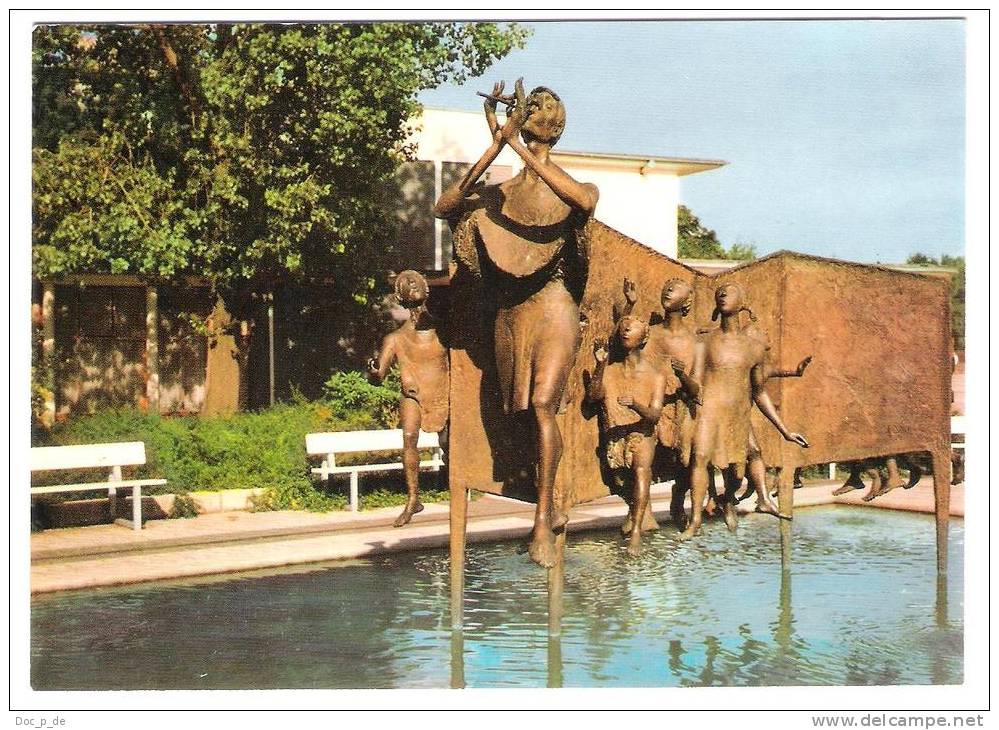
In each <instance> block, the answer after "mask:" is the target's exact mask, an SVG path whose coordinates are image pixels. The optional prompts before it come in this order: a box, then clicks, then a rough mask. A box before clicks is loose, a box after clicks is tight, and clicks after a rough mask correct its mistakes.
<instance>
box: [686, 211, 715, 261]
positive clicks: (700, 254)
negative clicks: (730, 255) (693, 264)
mask: <svg viewBox="0 0 999 730" xmlns="http://www.w3.org/2000/svg"><path fill="white" fill-rule="evenodd" d="M676 252H677V255H678V256H679V257H680V258H684V259H723V258H725V249H724V248H722V245H721V243H719V242H718V236H717V235H716V234H715V232H714V231H713V230H711V229H710V228H705V227H704V226H703V225H701V221H700V219H699V218H698V217H697V216H696V215H694V213H693V212H692V211H691V210H690V208H688V207H687V206H686V205H680V206H679V207H677V209H676Z"/></svg>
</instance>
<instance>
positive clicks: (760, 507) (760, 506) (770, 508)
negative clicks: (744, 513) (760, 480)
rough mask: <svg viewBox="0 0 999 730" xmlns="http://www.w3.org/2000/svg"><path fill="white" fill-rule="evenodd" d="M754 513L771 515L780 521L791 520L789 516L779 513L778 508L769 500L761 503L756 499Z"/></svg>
mask: <svg viewBox="0 0 999 730" xmlns="http://www.w3.org/2000/svg"><path fill="white" fill-rule="evenodd" d="M756 511H757V512H762V513H763V514H766V515H773V516H774V517H779V518H780V519H782V520H790V519H792V518H791V515H789V514H785V513H784V512H781V511H780V508H778V507H777V505H775V504H774V503H773V502H771V501H770V500H769V499H768V500H766V501H765V502H763V501H761V500H760V499H759V498H757V499H756Z"/></svg>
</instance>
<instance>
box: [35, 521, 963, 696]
mask: <svg viewBox="0 0 999 730" xmlns="http://www.w3.org/2000/svg"><path fill="white" fill-rule="evenodd" d="M793 524H794V528H793V529H794V547H793V560H792V563H791V569H790V571H786V572H785V571H782V570H781V564H780V541H779V534H778V529H777V526H776V522H775V521H774V520H773V519H772V518H769V517H763V516H759V515H753V516H750V517H747V518H746V519H744V520H742V522H741V523H740V528H739V532H738V534H737V535H735V536H732V535H730V534H729V533H728V532H727V531H726V530H725V528H724V525H722V524H719V523H710V524H708V525H706V526H705V529H704V533H703V536H702V537H701V538H700V539H698V540H695V541H694V542H691V543H680V542H678V541H677V539H676V533H675V532H673V531H672V529H671V528H670V527H669V526H668V525H666V526H665V527H664V529H663V530H662V531H660V532H658V533H653V534H651V535H649V536H648V537H647V538H646V551H645V553H644V554H643V555H642V556H641V557H640V558H637V559H633V558H629V557H628V556H627V554H626V553H625V551H624V547H623V545H622V542H621V540H620V539H619V538H618V537H617V535H616V534H614V533H612V532H605V533H589V534H584V535H570V536H569V540H568V544H567V549H566V583H565V597H564V616H565V617H564V620H563V624H562V625H563V630H562V636H561V640H551V639H550V637H549V636H548V631H547V628H548V604H547V601H548V599H547V588H546V581H545V572H544V571H542V570H541V569H539V568H537V567H536V566H534V565H533V564H532V563H530V561H529V560H528V558H527V556H526V555H524V554H521V553H519V552H518V549H519V547H520V546H519V545H517V544H515V543H501V544H494V545H470V546H469V548H468V566H467V569H466V592H465V623H466V627H465V630H464V632H462V634H461V635H457V636H456V635H453V634H452V632H451V631H450V630H449V628H448V627H449V617H448V600H449V598H448V585H449V584H448V561H447V556H446V550H438V551H434V552H429V553H422V554H421V553H404V554H397V555H387V556H383V557H378V558H374V559H365V560H355V561H349V562H339V563H328V564H323V565H313V566H307V567H297V568H290V569H281V570H276V571H266V572H262V571H257V572H254V573H242V574H231V575H227V576H223V577H214V578H206V579H198V580H186V581H172V582H163V583H156V584H145V585H141V586H128V587H121V588H112V589H99V590H91V591H79V592H73V593H62V594H50V595H43V596H39V597H36V598H34V599H33V600H32V610H31V614H32V618H31V628H32V635H31V647H32V664H31V680H32V686H33V687H34V688H35V689H95V690H96V689H99V690H105V689H150V688H155V689H264V688H365V687H421V688H422V687H448V686H452V685H455V686H461V685H464V686H469V687H545V686H566V687H667V686H711V685H724V686H758V685H799V684H807V685H864V684H957V683H960V682H961V681H962V662H963V593H962V582H963V581H962V573H963V559H962V558H963V547H964V539H963V538H964V533H963V521H961V520H952V521H951V526H950V572H949V575H948V577H947V580H946V581H943V582H939V583H938V581H937V577H936V562H935V546H934V529H933V518H932V516H929V515H914V514H909V513H900V512H891V511H888V510H876V509H865V508H851V507H819V508H809V509H802V510H799V511H798V512H796V513H795V519H794V523H793ZM261 549H262V550H266V544H265V543H264V544H262V545H261ZM166 559H169V556H167V558H166Z"/></svg>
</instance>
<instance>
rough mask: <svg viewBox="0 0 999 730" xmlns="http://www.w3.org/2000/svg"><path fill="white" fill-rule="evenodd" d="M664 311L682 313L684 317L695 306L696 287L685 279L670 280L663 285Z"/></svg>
mask: <svg viewBox="0 0 999 730" xmlns="http://www.w3.org/2000/svg"><path fill="white" fill-rule="evenodd" d="M662 303H663V310H665V311H666V312H680V313H681V314H682V315H683V316H684V317H686V316H687V315H688V314H690V309H691V307H693V306H694V287H693V286H692V285H691V284H690V282H687V281H684V280H683V279H670V280H669V281H667V282H666V283H665V284H664V285H663V292H662Z"/></svg>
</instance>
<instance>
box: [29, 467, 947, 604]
mask: <svg viewBox="0 0 999 730" xmlns="http://www.w3.org/2000/svg"><path fill="white" fill-rule="evenodd" d="M837 486H838V483H834V482H817V483H813V484H809V485H808V486H806V487H804V488H803V489H800V490H797V491H796V492H795V506H796V507H798V508H800V507H808V506H812V505H819V504H831V503H845V504H864V503H863V502H861V501H860V496H861V494H862V492H855V493H852V494H849V495H844V496H843V497H835V498H834V497H832V495H831V492H832V491H833V489H835V488H836V487H837ZM652 497H653V500H652V509H653V512H654V513H655V515H656V518H657V519H658V520H659V521H660V523H662V524H663V525H664V526H666V523H668V521H669V517H668V510H669V491H668V488H667V487H666V486H665V485H657V486H656V487H654V488H653V495H652ZM752 504H753V500H752V499H750V500H747V501H746V502H744V503H743V504H742V505H740V509H744V510H746V511H749V510H751V509H752V506H751V505H752ZM933 504H934V503H933V486H932V481H931V480H930V479H929V478H927V479H924V480H923V481H921V482H920V483H919V484H918V485H917V486H916V487H915V488H913V489H911V490H902V489H898V490H895V491H894V492H892V493H890V494H888V495H886V496H884V497H880V498H878V499H877V500H875V501H874V502H872V503H870V506H873V507H879V508H888V509H904V510H911V511H918V512H930V513H932V512H933ZM951 505H952V509H951V514H952V515H953V516H963V515H964V487H963V485H958V486H956V487H954V488H953V489H952V497H951ZM399 511H400V508H399V507H387V508H384V509H378V510H372V511H370V512H360V513H350V512H335V513H328V514H314V513H309V512H291V511H285V512H222V513H216V514H207V515H201V516H198V517H195V518H192V519H186V520H185V519H180V520H152V521H149V522H147V523H146V525H145V528H144V529H143V530H141V531H139V532H136V531H134V530H130V529H126V528H123V527H120V526H117V525H96V526H92V527H77V528H62V529H53V530H46V531H44V532H39V533H33V534H32V536H31V591H32V593H45V592H52V591H61V590H73V589H81V588H93V587H97V586H108V585H118V584H126V583H137V582H143V581H150V580H163V579H167V578H182V577H191V576H199V575H210V574H213V573H229V572H234V571H243V570H255V569H262V568H275V567H280V566H286V565H295V564H300V563H313V562H322V561H328V560H340V559H347V558H357V557H364V556H370V555H377V554H380V553H387V552H401V551H407V550H421V549H426V548H442V547H444V546H446V545H447V542H448V508H447V505H446V504H428V505H426V509H425V510H424V511H423V512H422V513H420V514H419V515H417V516H416V517H415V518H414V519H413V521H412V523H410V524H409V525H407V526H406V527H403V528H393V527H392V522H393V520H394V519H395V518H396V516H397V515H398V513H399ZM625 513H626V507H625V505H624V502H622V501H621V500H620V499H619V498H617V497H606V498H604V499H600V500H596V501H594V502H589V503H587V504H583V505H579V506H577V507H576V508H574V509H573V510H572V512H571V514H570V523H569V531H570V532H577V531H582V530H594V529H606V528H613V527H617V526H618V525H620V524H621V521H622V519H623V518H624V515H625ZM533 517H534V507H533V505H531V504H527V503H524V502H518V501H515V500H512V499H506V498H503V497H496V496H492V495H483V496H481V497H480V498H478V499H474V500H472V501H471V503H470V504H469V520H468V541H469V542H470V543H472V542H487V541H496V540H511V539H524V538H526V537H527V536H528V535H529V534H530V530H531V526H532V523H533ZM759 519H772V518H769V517H763V516H761V517H760V518H759ZM665 529H670V528H669V527H668V526H666V527H665ZM525 559H526V558H525Z"/></svg>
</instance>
